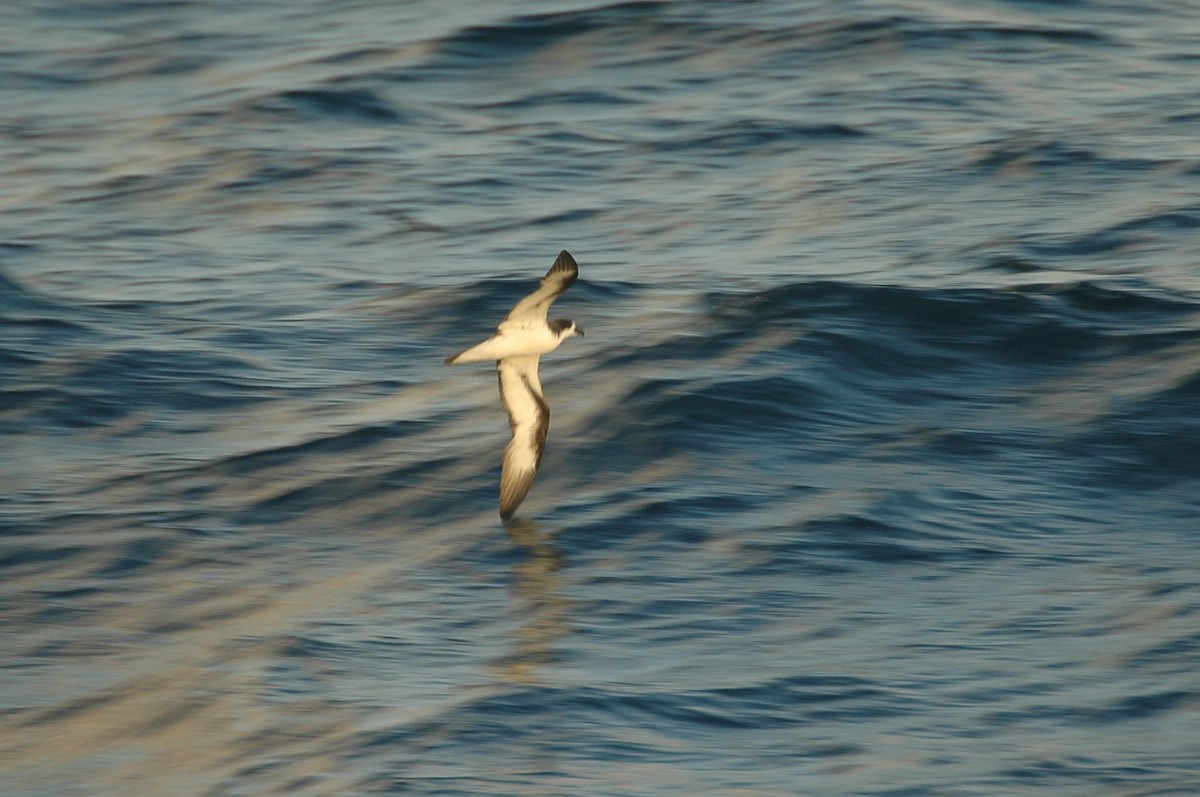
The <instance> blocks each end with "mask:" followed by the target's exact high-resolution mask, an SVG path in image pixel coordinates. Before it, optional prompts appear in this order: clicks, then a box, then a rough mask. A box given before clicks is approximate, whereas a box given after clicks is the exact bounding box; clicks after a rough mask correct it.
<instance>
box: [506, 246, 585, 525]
mask: <svg viewBox="0 0 1200 797" xmlns="http://www.w3.org/2000/svg"><path fill="white" fill-rule="evenodd" d="M568 257H569V255H568ZM496 373H497V374H498V375H499V378H500V399H501V400H502V401H503V402H504V408H505V409H506V410H508V425H509V426H510V427H512V439H511V440H509V441H508V448H506V449H504V465H503V467H502V468H501V471H500V518H501V519H502V520H508V519H509V518H511V517H512V515H513V512H515V511H516V510H517V507H518V506H519V505H520V503H521V502H522V501H523V500H525V495H526V494H527V493H528V492H529V488H530V486H531V485H532V484H533V478H534V477H535V476H537V469H538V465H540V464H541V462H542V451H544V450H545V448H546V432H547V431H549V429H550V406H549V405H548V404H547V403H546V399H545V397H544V396H543V395H542V384H541V382H539V381H538V355H536V354H533V355H527V356H524V357H509V358H508V359H504V360H500V361H499V362H498V363H497V364H496Z"/></svg>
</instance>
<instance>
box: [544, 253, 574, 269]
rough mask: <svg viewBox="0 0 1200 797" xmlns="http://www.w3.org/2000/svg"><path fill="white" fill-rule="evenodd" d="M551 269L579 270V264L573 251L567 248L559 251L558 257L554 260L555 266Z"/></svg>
mask: <svg viewBox="0 0 1200 797" xmlns="http://www.w3.org/2000/svg"><path fill="white" fill-rule="evenodd" d="M550 270H551V271H579V266H578V264H576V262H575V258H573V257H571V253H570V252H568V251H567V250H566V249H564V250H562V251H561V252H559V253H558V258H557V259H556V260H555V261H554V267H553V268H551V269H550Z"/></svg>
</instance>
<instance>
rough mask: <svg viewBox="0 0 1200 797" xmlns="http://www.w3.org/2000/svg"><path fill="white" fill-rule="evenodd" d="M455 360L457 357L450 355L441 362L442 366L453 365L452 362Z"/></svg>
mask: <svg viewBox="0 0 1200 797" xmlns="http://www.w3.org/2000/svg"><path fill="white" fill-rule="evenodd" d="M456 359H458V355H457V354H452V355H450V356H449V357H447V358H446V359H445V360H444V361H442V365H454V361H455V360H456Z"/></svg>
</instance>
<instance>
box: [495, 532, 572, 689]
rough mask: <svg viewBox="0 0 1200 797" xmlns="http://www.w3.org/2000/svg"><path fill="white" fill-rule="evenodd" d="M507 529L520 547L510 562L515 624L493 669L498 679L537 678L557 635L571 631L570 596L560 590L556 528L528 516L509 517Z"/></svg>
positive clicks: (523, 680) (548, 661)
mask: <svg viewBox="0 0 1200 797" xmlns="http://www.w3.org/2000/svg"><path fill="white" fill-rule="evenodd" d="M505 532H506V533H507V534H508V537H509V539H510V540H512V541H513V542H514V543H515V544H516V545H517V546H519V547H520V549H521V551H522V552H523V553H524V558H523V559H521V560H519V561H517V562H516V563H514V564H513V566H512V569H511V576H512V582H511V584H510V588H509V594H510V596H511V607H512V613H513V617H514V618H517V619H518V622H519V625H518V626H517V627H516V629H515V630H514V632H513V639H512V649H511V653H510V654H509V655H508V656H506V657H504V658H503V659H501V660H500V661H499V662H497V663H496V664H494V665H493V667H492V669H493V670H494V672H495V673H496V676H497V678H499V679H500V680H502V681H505V682H508V683H512V684H535V683H539V682H540V681H541V679H540V678H539V674H538V671H539V669H540V668H541V667H543V666H545V665H547V664H551V663H553V662H554V661H555V658H556V656H555V652H554V643H555V641H556V640H558V639H560V638H562V637H564V636H567V635H568V634H569V633H571V630H572V628H571V624H570V620H569V617H570V610H571V607H572V603H573V602H572V601H571V599H569V598H566V597H564V596H563V595H562V594H561V590H562V584H561V579H560V577H559V571H560V570H561V568H562V567H563V557H562V554H561V553H560V552H559V551H558V549H557V548H555V546H554V536H555V534H554V533H553V532H549V531H547V530H546V529H544V528H543V527H542V526H541V525H540V524H539V523H537V522H536V521H534V520H531V519H526V518H516V519H515V520H513V521H512V522H510V523H508V524H507V525H506V526H505Z"/></svg>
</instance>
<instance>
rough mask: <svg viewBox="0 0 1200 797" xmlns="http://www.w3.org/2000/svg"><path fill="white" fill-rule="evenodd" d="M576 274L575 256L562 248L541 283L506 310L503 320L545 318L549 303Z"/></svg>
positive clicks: (570, 282)
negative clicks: (506, 313)
mask: <svg viewBox="0 0 1200 797" xmlns="http://www.w3.org/2000/svg"><path fill="white" fill-rule="evenodd" d="M578 276H579V266H578V265H576V263H575V258H573V257H571V253H570V252H568V251H567V250H566V249H564V250H562V251H561V252H559V253H558V259H557V260H555V261H554V265H553V266H551V267H550V270H549V271H547V272H546V276H544V277H542V283H541V285H539V286H538V289H537V290H536V291H534V292H533V293H531V294H529V295H528V296H526V297H525V298H524V299H522V300H521V301H519V302H517V303H516V305H515V306H514V307H513V309H511V310H509V311H508V315H507V316H505V317H504V321H523V320H525V319H531V320H532V319H538V318H540V319H542V320H545V318H546V312H547V311H548V310H549V309H550V305H551V303H553V302H554V300H555V299H557V298H558V295H559V294H560V293H562V292H563V291H565V290H566V289H567V288H570V287H571V286H572V285H574V284H575V279H576V278H577V277H578ZM501 323H504V322H503V321H502V322H501Z"/></svg>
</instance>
